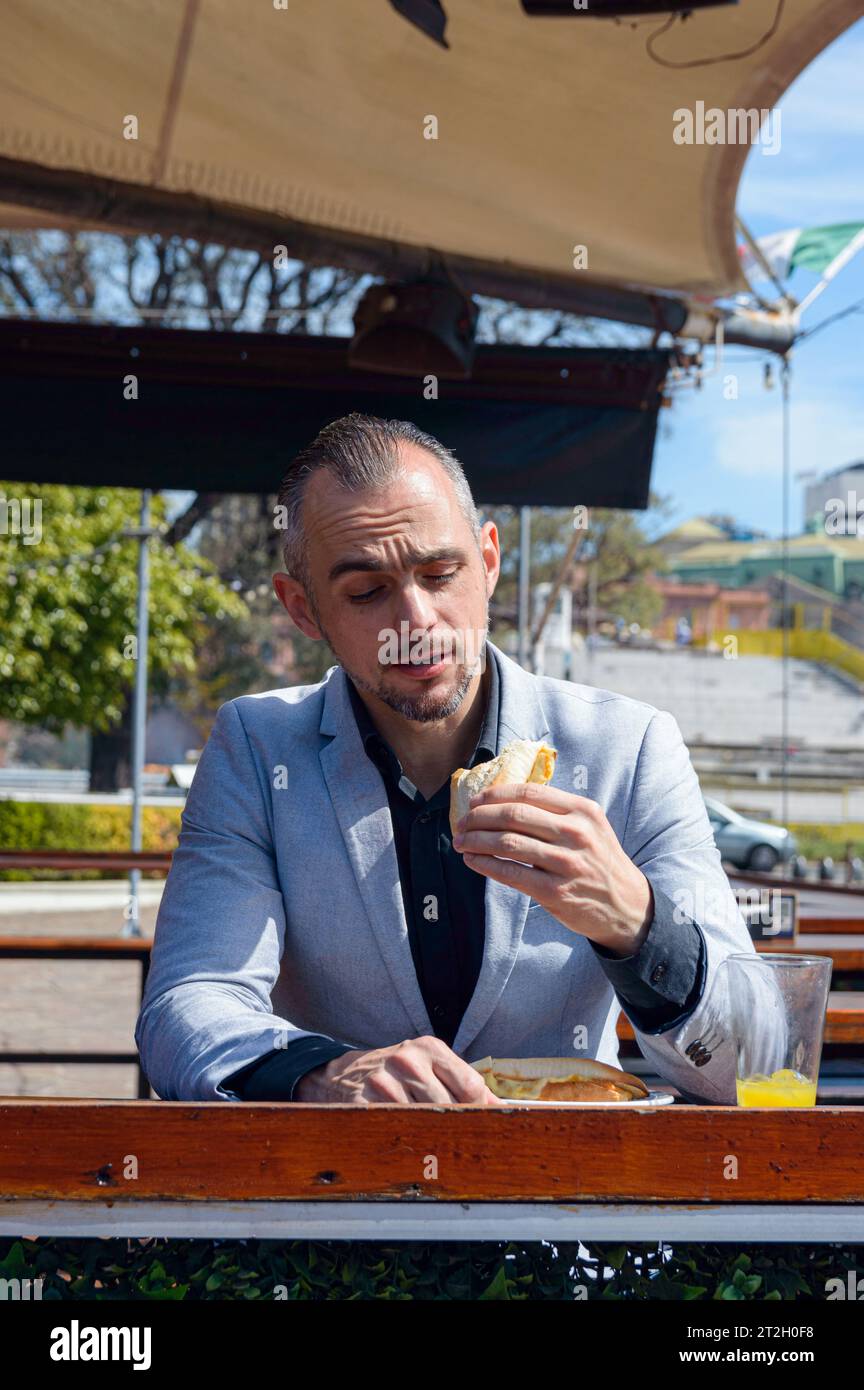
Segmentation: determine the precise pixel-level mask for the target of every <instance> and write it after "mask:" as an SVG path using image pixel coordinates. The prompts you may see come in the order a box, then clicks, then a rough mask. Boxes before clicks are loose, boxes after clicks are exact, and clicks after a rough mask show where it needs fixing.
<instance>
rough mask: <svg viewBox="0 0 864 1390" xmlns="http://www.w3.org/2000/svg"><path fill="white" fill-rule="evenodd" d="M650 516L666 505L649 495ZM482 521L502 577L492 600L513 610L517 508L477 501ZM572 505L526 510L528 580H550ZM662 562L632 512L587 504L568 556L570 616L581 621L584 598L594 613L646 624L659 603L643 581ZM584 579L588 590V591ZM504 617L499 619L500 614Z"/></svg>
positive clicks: (569, 528)
mask: <svg viewBox="0 0 864 1390" xmlns="http://www.w3.org/2000/svg"><path fill="white" fill-rule="evenodd" d="M651 506H652V511H653V513H654V515H655V517H662V516H663V515H665V512H666V510H667V503H666V501H665V500H664V499H662V498H652V500H651ZM480 510H481V514H482V518H483V520H484V521H494V522H495V524H496V526H497V527H498V533H499V538H500V542H501V575H500V578H499V581H498V585H497V587H496V590H495V595H494V600H493V603H494V604H495V605H497V606H498V608H499V609H500V610H501V612H502V614H508V613H509V614H514V613H515V609H516V602H517V590H518V580H519V510H518V508H514V507H486V508H482V507H481V509H480ZM573 519H574V516H573V510H572V508H562V507H533V508H532V509H531V583H532V585H534V584H540V583H544V582H549V581H552V582H554V580H555V579H556V578H557V575H558V572H559V570H560V568H561V564H562V562H563V560H564V557H565V554H566V552H567V548H568V546H569V544H570V541H571V539H572V537H573ZM664 568H665V562H664V560H663V556H662V554H661V553H660V551H659V550H657V549H656V548H655V547H654V546H652V545H651V544H650V543H649V541H648V539H647V536H646V533H645V530H644V525H643V521H642V518H641V516H640V515H639V514H638V513H633V512H626V511H617V510H609V509H605V508H601V507H592V508H590V509H589V513H588V525H587V526H586V527H585V529H584V532H582V533H581V535H580V539H579V545H578V548H577V550H576V552H575V555H574V556H573V569H572V571H571V575H572V579H571V582H572V587H573V617H574V622H575V623H577V624H582V625H583V626H584V624H585V622H586V618H587V610H588V607H589V604H591V603H592V602H593V604H594V608H595V617H596V619H597V620H598V621H599V620H602V619H608V618H619V617H620V618H623V619H624V621H625V622H626V623H633V622H638V623H639V624H640V626H643V627H650V625H651V624H652V623H653V622H655V621H656V619H657V618H658V617H659V615H660V613H661V611H662V608H663V601H662V599H661V598H660V596H659V594H658V593H657V592H656V590H655V589H653V588H652V587H651V585H650V584H648V583H647V582H646V576H647V575H648V574H650V573H651V572H652V571H655V570H656V571H661V570H663V569H664ZM589 585H591V586H593V592H590V593H589ZM505 620H506V619H505Z"/></svg>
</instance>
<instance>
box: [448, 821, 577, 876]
mask: <svg viewBox="0 0 864 1390" xmlns="http://www.w3.org/2000/svg"><path fill="white" fill-rule="evenodd" d="M457 848H458V850H459V852H460V854H463V855H468V854H471V855H475V854H491V855H496V856H497V857H498V858H500V859H515V860H518V861H519V862H520V863H522V864H531V865H533V866H534V868H535V869H544V870H545V871H546V872H547V873H550V874H558V875H559V876H560V877H561V878H564V877H566V876H567V875H570V876H571V877H572V875H573V861H572V858H571V856H572V850H571V851H568V850H566V849H562V848H561V847H560V845H553V844H549V843H547V842H546V841H545V840H534V839H532V838H531V837H530V836H528V835H517V834H516V833H515V832H514V831H512V830H506V831H500V830H466V831H465V833H464V834H463V835H462V836H461V837H460V841H459V845H458V847H457Z"/></svg>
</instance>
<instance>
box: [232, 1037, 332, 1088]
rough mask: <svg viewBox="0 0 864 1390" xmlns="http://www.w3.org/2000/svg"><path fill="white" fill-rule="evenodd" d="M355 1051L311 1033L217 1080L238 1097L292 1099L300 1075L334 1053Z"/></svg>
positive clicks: (319, 1065) (329, 1060) (330, 1039)
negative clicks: (224, 1078) (223, 1079)
mask: <svg viewBox="0 0 864 1390" xmlns="http://www.w3.org/2000/svg"><path fill="white" fill-rule="evenodd" d="M357 1051H359V1049H358V1048H356V1047H351V1046H350V1045H349V1044H348V1043H340V1042H336V1041H335V1039H334V1038H326V1037H324V1036H322V1035H319V1034H317V1033H312V1034H310V1035H309V1036H308V1037H305V1038H295V1039H294V1041H293V1042H290V1043H289V1044H288V1046H287V1047H279V1048H275V1049H274V1050H273V1051H272V1052H268V1053H266V1054H265V1056H263V1057H258V1058H256V1060H255V1061H254V1062H251V1063H249V1064H248V1065H247V1066H245V1067H243V1068H241V1070H240V1071H237V1072H234V1074H233V1075H232V1076H229V1077H228V1079H227V1080H226V1081H223V1082H221V1083H220V1084H221V1085H222V1086H223V1087H224V1089H225V1090H226V1091H234V1092H236V1093H237V1094H238V1095H239V1097H240V1099H241V1100H293V1099H294V1088H295V1086H296V1085H297V1082H298V1081H299V1080H300V1078H301V1076H305V1075H306V1073H307V1072H308V1071H313V1070H314V1069H315V1067H323V1066H324V1065H325V1063H327V1062H332V1061H333V1059H334V1057H342V1056H343V1055H344V1054H345V1053H346V1052H357Z"/></svg>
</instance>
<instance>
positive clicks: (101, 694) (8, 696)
mask: <svg viewBox="0 0 864 1390" xmlns="http://www.w3.org/2000/svg"><path fill="white" fill-rule="evenodd" d="M0 495H2V496H3V497H5V499H6V500H7V501H12V500H18V501H21V502H23V501H25V500H26V499H28V498H29V499H33V500H39V501H41V503H42V513H41V538H39V539H38V542H37V543H35V544H28V543H25V538H24V536H23V535H16V534H11V532H10V534H2V533H0V718H5V719H14V720H18V721H20V722H21V723H38V724H39V725H40V726H41V727H42V728H44V729H47V730H49V731H50V732H52V733H61V732H62V730H63V727H64V725H66V724H67V723H69V724H72V725H74V726H76V727H83V728H89V729H96V730H102V731H108V730H110V729H111V728H113V727H114V726H115V725H117V724H118V723H119V722H120V719H121V717H122V713H123V708H124V705H125V703H126V699H127V697H128V694H129V692H130V690H131V688H132V685H133V683H134V676H135V657H134V639H135V629H136V613H135V605H136V594H137V588H138V580H137V562H138V542H137V541H136V540H134V539H132V538H126V539H123V538H122V534H121V533H122V532H123V531H126V530H129V529H130V528H133V527H135V526H137V525H138V495H137V493H136V492H135V491H133V490H130V489H128V488H105V489H103V490H101V491H100V490H98V489H95V488H85V487H64V486H60V485H57V484H50V485H38V486H37V485H33V484H29V485H25V484H20V483H0ZM164 509H165V504H164V500H163V499H162V498H161V497H160V496H158V495H157V496H156V497H154V499H153V505H152V519H153V523H154V525H157V526H158V525H159V524H161V523H164V520H165V516H164ZM31 515H32V514H31ZM150 584H151V587H150V603H149V622H150V643H149V652H148V656H149V666H148V670H149V680H150V689H151V691H152V693H153V694H155V695H165V694H167V693H168V690H169V688H170V687H171V684H172V682H173V681H174V680H176V678H177V677H178V676H183V675H185V676H186V677H194V674H195V672H196V667H197V659H198V652H199V648H200V646H201V644H203V642H204V641H205V640H206V635H207V625H208V624H209V623H213V622H219V621H220V620H222V619H223V618H226V617H227V618H234V619H239V618H242V617H243V615H244V614H245V613H246V607H245V605H244V603H243V601H242V600H241V599H240V598H239V597H238V596H237V595H236V594H235V593H234V592H232V590H231V589H229V588H228V587H227V586H226V585H224V584H223V583H222V581H221V580H220V579H219V577H218V575H217V574H216V573H215V570H214V568H213V566H212V565H211V564H209V563H208V562H207V561H206V560H202V559H201V558H200V557H199V556H197V555H195V554H194V553H193V552H192V551H191V550H188V549H187V548H186V547H184V546H182V545H178V546H176V547H173V546H166V545H164V544H163V543H162V542H161V541H160V539H159V538H158V537H156V538H154V539H153V540H152V541H151V544H150Z"/></svg>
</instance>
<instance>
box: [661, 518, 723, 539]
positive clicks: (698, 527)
mask: <svg viewBox="0 0 864 1390" xmlns="http://www.w3.org/2000/svg"><path fill="white" fill-rule="evenodd" d="M725 537H726V532H725V531H723V530H722V529H721V528H720V527H719V526H715V525H714V523H713V522H711V521H706V520H705V518H704V516H691V517H690V519H689V521H682V522H681V525H680V526H676V527H675V529H674V530H673V531H667V533H666V535H665V536H661V537H660V539H659V541H658V542H657V544H658V545H668V544H669V543H670V542H671V541H675V542H684V541H689V542H691V543H692V544H693V545H695V544H697V542H699V541H722V540H724V539H725Z"/></svg>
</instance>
